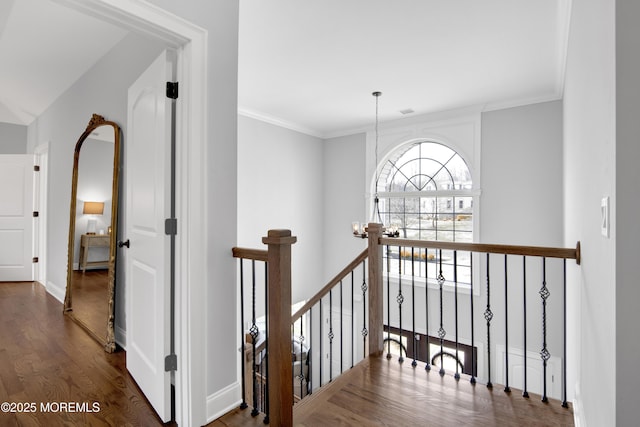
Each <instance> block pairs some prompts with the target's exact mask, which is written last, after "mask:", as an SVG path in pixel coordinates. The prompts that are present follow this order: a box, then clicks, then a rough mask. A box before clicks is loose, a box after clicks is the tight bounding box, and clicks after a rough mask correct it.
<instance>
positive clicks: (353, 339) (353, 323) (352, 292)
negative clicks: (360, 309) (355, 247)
mask: <svg viewBox="0 0 640 427" xmlns="http://www.w3.org/2000/svg"><path fill="white" fill-rule="evenodd" d="M354 271H355V270H351V367H352V368H353V357H354V355H353V353H355V351H356V334H355V330H356V324H355V318H356V316H355V311H354V310H353V308H354V301H353V300H354V298H355V295H356V294H355V293H354V282H355V278H354Z"/></svg>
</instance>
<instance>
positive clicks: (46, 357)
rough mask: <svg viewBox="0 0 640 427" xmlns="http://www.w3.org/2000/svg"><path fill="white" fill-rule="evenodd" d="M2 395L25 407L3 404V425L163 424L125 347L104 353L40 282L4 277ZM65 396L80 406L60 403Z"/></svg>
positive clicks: (0, 295) (0, 291)
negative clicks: (128, 362) (140, 384)
mask: <svg viewBox="0 0 640 427" xmlns="http://www.w3.org/2000/svg"><path fill="white" fill-rule="evenodd" d="M3 402H8V403H9V404H11V405H13V407H12V408H10V409H22V410H23V412H20V413H17V412H5V409H6V406H4V405H3V406H2V408H1V409H3V410H2V412H0V426H47V427H49V426H51V427H55V426H136V427H137V426H161V425H163V424H162V423H161V422H160V420H159V418H158V417H157V416H156V414H155V413H154V412H153V410H152V409H151V407H150V406H149V404H148V402H147V401H146V399H145V397H144V395H143V394H142V393H141V392H140V390H139V389H138V387H137V385H136V384H135V382H134V381H133V379H132V378H131V376H130V375H129V374H128V373H127V371H126V367H125V353H124V352H123V351H119V352H116V353H113V354H107V353H105V352H104V351H103V349H102V346H101V345H100V344H98V343H97V342H96V341H95V340H93V339H92V338H91V337H90V336H89V335H88V334H87V333H86V332H85V331H84V330H83V329H82V328H81V327H80V326H78V325H77V324H76V323H74V322H73V321H71V320H70V319H69V318H68V317H67V316H64V315H63V314H62V304H61V303H60V302H58V301H57V300H56V299H55V298H53V297H52V296H50V295H48V294H47V293H46V291H45V290H44V288H43V287H42V286H41V285H40V284H39V283H31V282H23V283H0V404H2V403H3ZM67 402H72V404H71V405H73V406H75V407H72V408H71V409H76V410H78V409H79V410H80V411H78V412H72V411H64V410H61V408H63V406H64V405H65V404H67ZM94 405H97V406H94ZM24 409H27V410H31V409H35V410H34V411H33V412H24ZM87 409H90V410H94V409H97V411H96V412H90V411H88V410H87Z"/></svg>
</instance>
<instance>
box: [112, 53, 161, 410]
mask: <svg viewBox="0 0 640 427" xmlns="http://www.w3.org/2000/svg"><path fill="white" fill-rule="evenodd" d="M171 70H172V67H171V64H170V60H169V57H168V53H167V52H163V54H162V55H160V56H159V57H158V58H157V59H156V60H155V61H154V62H153V64H151V66H150V67H149V68H148V69H147V70H146V71H145V72H144V73H143V74H142V75H141V76H140V77H139V78H138V80H137V81H136V82H135V83H134V84H133V85H132V86H131V87H130V88H129V93H128V122H127V135H125V138H124V147H125V150H126V156H125V158H126V169H125V170H126V176H125V180H126V208H125V210H126V213H125V233H126V234H125V236H124V237H125V239H128V240H129V242H130V247H129V249H127V250H126V252H125V251H122V252H121V253H123V254H124V255H125V256H126V261H125V263H126V273H125V275H126V276H125V279H126V282H125V283H126V328H127V356H126V359H127V369H128V370H129V372H130V373H131V375H132V376H133V378H134V379H135V380H136V382H137V383H138V385H139V387H140V389H141V390H142V391H143V393H144V394H145V396H146V397H147V399H148V400H149V402H150V403H151V405H152V406H153V407H154V409H155V410H156V412H157V413H158V415H159V416H160V418H161V419H162V420H163V421H165V422H166V421H169V419H170V417H171V397H170V396H171V392H170V373H169V372H165V365H164V360H165V356H166V355H168V354H169V350H170V349H169V345H170V343H169V331H170V325H169V303H170V302H169V262H170V261H169V259H170V253H169V249H170V246H169V242H170V240H169V236H167V235H165V219H166V218H169V216H170V211H169V208H170V197H169V196H170V193H169V192H170V169H169V168H170V160H171V159H170V156H171V153H170V140H169V138H170V136H171V135H170V126H171V108H170V100H169V99H167V98H166V82H167V81H172V76H171V73H172V72H171Z"/></svg>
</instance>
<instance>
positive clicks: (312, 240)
mask: <svg viewBox="0 0 640 427" xmlns="http://www.w3.org/2000/svg"><path fill="white" fill-rule="evenodd" d="M322 150H323V144H322V140H321V139H319V138H315V137H312V136H308V135H304V134H301V133H299V132H295V131H292V130H288V129H284V128H281V127H279V126H275V125H271V124H268V123H265V122H261V121H258V120H255V119H252V118H248V117H244V116H239V117H238V246H243V247H249V248H263V249H266V246H265V245H264V244H263V243H262V237H264V236H266V235H267V234H266V233H267V230H269V229H277V228H286V229H291V231H292V233H293V235H294V236H296V237H297V238H298V241H297V242H296V243H295V245H294V246H293V248H292V257H293V265H292V272H291V273H292V283H293V289H292V300H293V302H294V303H295V302H297V301H300V300H302V299H307V298H310V297H312V296H313V295H314V294H315V292H316V290H317V289H319V288H320V287H321V286H322V285H324V283H323V282H322V263H321V262H320V260H321V257H322V248H323V246H324V242H323V236H324V233H323V232H322V231H323V229H322V218H323V217H322V214H323V203H322V191H323V175H322V173H323V170H322Z"/></svg>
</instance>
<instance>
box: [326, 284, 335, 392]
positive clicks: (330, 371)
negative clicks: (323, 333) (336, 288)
mask: <svg viewBox="0 0 640 427" xmlns="http://www.w3.org/2000/svg"><path fill="white" fill-rule="evenodd" d="M327 337H328V338H329V382H331V381H333V338H335V335H334V334H333V289H331V290H330V291H329V334H327Z"/></svg>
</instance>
